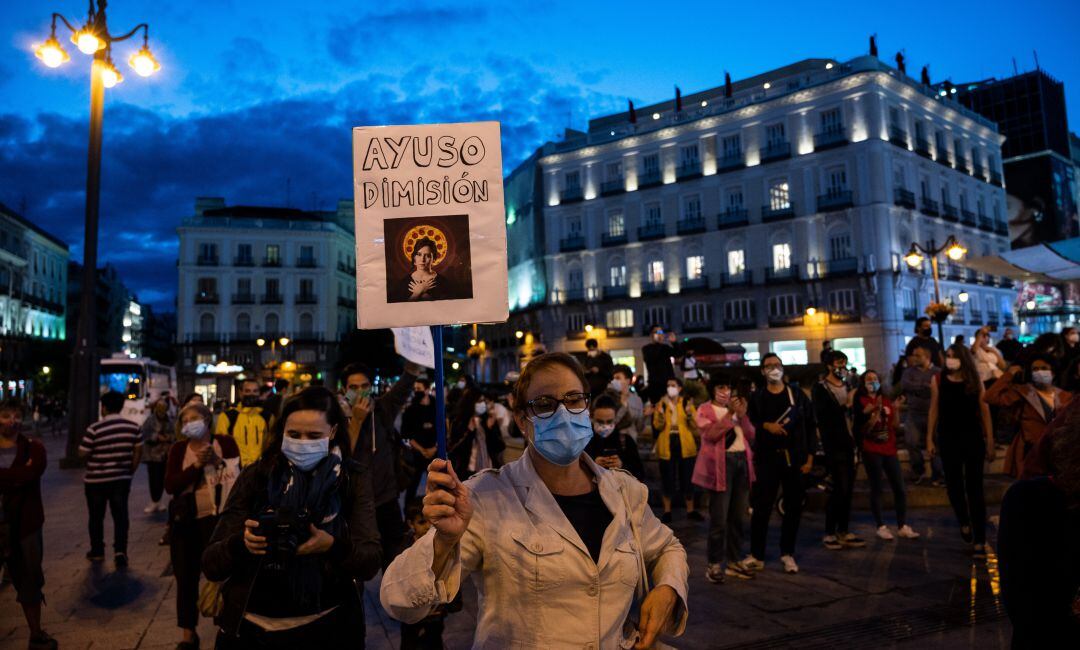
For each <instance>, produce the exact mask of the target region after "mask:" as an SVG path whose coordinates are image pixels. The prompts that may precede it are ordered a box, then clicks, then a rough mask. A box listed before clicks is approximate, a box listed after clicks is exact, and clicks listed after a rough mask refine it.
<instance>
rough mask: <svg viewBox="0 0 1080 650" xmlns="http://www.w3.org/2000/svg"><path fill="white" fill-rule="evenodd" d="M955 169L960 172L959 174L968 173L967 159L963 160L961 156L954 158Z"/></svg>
mask: <svg viewBox="0 0 1080 650" xmlns="http://www.w3.org/2000/svg"><path fill="white" fill-rule="evenodd" d="M956 171H958V172H960V173H961V174H966V173H968V166H967V161H966V160H964V159H963V158H957V159H956Z"/></svg>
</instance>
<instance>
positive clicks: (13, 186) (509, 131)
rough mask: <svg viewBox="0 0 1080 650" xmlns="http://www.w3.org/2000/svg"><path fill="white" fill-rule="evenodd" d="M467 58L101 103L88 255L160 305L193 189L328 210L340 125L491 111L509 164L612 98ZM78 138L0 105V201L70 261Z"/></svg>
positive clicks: (77, 237) (346, 160) (339, 184)
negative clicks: (282, 85) (178, 108)
mask: <svg viewBox="0 0 1080 650" xmlns="http://www.w3.org/2000/svg"><path fill="white" fill-rule="evenodd" d="M471 64H472V67H470V68H469V69H460V68H452V67H447V66H431V65H417V66H415V67H413V68H411V69H410V70H408V71H407V72H405V73H404V74H402V75H400V76H389V75H380V74H369V75H367V76H365V77H363V78H361V79H359V80H357V81H354V82H352V83H350V84H348V85H346V86H344V87H342V88H340V89H338V90H337V91H335V92H321V93H312V94H308V95H304V96H300V97H294V98H289V99H268V100H266V101H262V102H260V103H257V104H254V105H251V106H247V107H245V108H241V109H234V110H229V111H221V112H214V113H204V114H196V115H191V116H185V117H169V116H164V115H160V114H155V113H153V112H150V111H148V110H145V109H142V108H139V107H136V106H132V105H129V104H122V103H120V104H115V105H110V106H109V107H108V109H107V111H106V113H107V114H106V116H105V127H104V145H103V162H102V188H101V190H102V191H101V226H100V228H101V234H100V237H99V242H100V243H99V259H100V260H101V262H102V263H104V262H106V261H108V262H111V263H113V264H114V265H115V266H116V267H117V268H118V269H119V271H120V273H121V277H122V278H123V279H124V281H125V283H127V284H128V285H129V286H130V287H131V288H132V289H133V290H135V291H136V292H137V293H138V294H139V295H140V297H141V298H142V299H143V300H148V301H152V302H153V304H154V306H155V307H159V308H162V307H163V308H171V307H172V296H173V295H174V293H175V287H176V279H177V273H176V265H175V261H176V251H177V236H176V228H177V227H178V226H179V225H180V221H181V220H182V219H183V218H184V217H187V216H190V215H191V214H192V212H193V204H194V200H195V197H197V196H223V197H225V198H226V201H227V203H228V204H231V205H235V204H251V205H283V204H284V203H285V190H284V188H285V187H286V185H288V186H289V187H290V188H291V196H292V201H291V205H292V206H293V207H299V208H304V209H310V208H312V207H313V206H312V203H311V197H313V196H315V197H318V201H319V203H320V204H321V205H319V206H318V207H321V208H322V209H329V208H330V207H332V206H333V205H334V203H335V202H336V200H337V199H338V198H339V197H350V196H351V188H352V164H351V141H350V128H351V127H352V126H357V125H362V124H410V123H423V122H451V121H459V122H460V121H473V120H498V121H500V122H501V123H502V137H503V162H504V168H505V169H507V170H509V169H512V168H513V167H514V166H515V165H516V164H518V163H519V162H520V161H521V160H523V159H525V158H526V157H528V156H529V155H530V154H531V153H532V151H533V150H535V148H536V147H537V146H539V145H541V144H543V143H544V142H545V141H547V140H550V139H552V138H553V137H554V136H555V135H556V134H557V133H559V132H561V130H562V127H563V126H564V125H565V123H566V122H565V121H566V115H567V112H568V111H571V112H572V113H573V114H574V115H577V116H584V115H592V114H596V113H598V112H602V111H607V110H618V109H619V107H620V106H621V104H620V103H619V102H620V100H619V99H617V98H613V97H608V96H600V95H595V94H589V93H586V92H584V91H582V90H581V89H580V88H579V87H578V86H576V85H573V84H570V83H565V82H562V81H560V80H559V79H556V78H554V77H553V76H551V75H550V74H549V73H546V72H543V71H541V70H539V69H537V68H536V67H534V66H532V65H529V64H528V63H527V62H525V61H521V60H512V59H505V58H500V59H491V60H485V61H477V62H471ZM477 69H482V70H484V71H485V73H484V74H483V75H481V74H477V73H476V70H477ZM577 126H581V125H580V124H578V125H577ZM85 143H86V123H85V121H84V119H82V118H70V117H64V116H59V115H55V114H51V113H43V114H39V115H37V116H36V117H34V118H33V119H27V118H23V117H19V116H16V115H13V114H4V113H0V179H3V180H2V181H0V201H3V202H5V203H7V204H8V205H12V206H18V205H21V204H23V201H25V205H26V213H27V216H28V218H30V219H32V220H34V221H35V223H38V224H39V225H41V226H42V227H43V228H45V229H47V230H48V231H50V232H52V233H54V234H55V235H57V236H58V237H60V238H61V239H63V240H65V241H67V242H69V243H72V244H74V245H73V246H72V251H73V255H74V256H75V257H81V242H82V239H83V232H82V231H83V225H82V223H83V207H84V199H83V190H84V185H85V182H86V168H85V165H86V149H85V147H86V144H85Z"/></svg>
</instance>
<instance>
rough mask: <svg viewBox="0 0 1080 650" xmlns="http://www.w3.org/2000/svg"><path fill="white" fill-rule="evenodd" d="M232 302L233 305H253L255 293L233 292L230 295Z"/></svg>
mask: <svg viewBox="0 0 1080 650" xmlns="http://www.w3.org/2000/svg"><path fill="white" fill-rule="evenodd" d="M232 304H234V305H254V304H255V294H252V293H234V294H233V297H232Z"/></svg>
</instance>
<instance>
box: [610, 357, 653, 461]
mask: <svg viewBox="0 0 1080 650" xmlns="http://www.w3.org/2000/svg"><path fill="white" fill-rule="evenodd" d="M633 385H634V371H633V370H631V369H630V366H627V365H624V364H619V365H617V366H615V369H614V372H613V373H612V377H611V383H610V384H609V385H608V390H609V391H610V392H611V394H612V395H614V396H615V399H616V404H617V407H618V408H617V410H616V411H615V430H616V431H617V432H619V433H620V434H622V435H626V436H630V438H631V439H632V440H634V442H635V443H636V442H637V439H638V434H639V433H640V432H641V431H642V429H644V428H645V404H644V403H643V402H642V401H641V397H640V396H639V395H638V394H637V393H636V392H634V391H633V390H631V389H632V388H633Z"/></svg>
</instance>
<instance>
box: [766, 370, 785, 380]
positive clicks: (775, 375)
mask: <svg viewBox="0 0 1080 650" xmlns="http://www.w3.org/2000/svg"><path fill="white" fill-rule="evenodd" d="M765 378H766V379H768V380H769V381H771V382H773V383H774V384H775V383H778V382H780V381H781V380H782V379H783V378H784V371H783V369H781V368H769V369H768V370H766V371H765Z"/></svg>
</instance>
